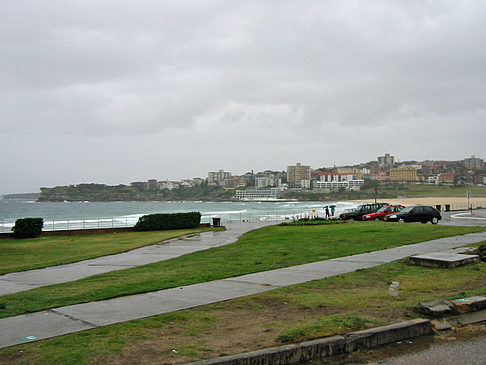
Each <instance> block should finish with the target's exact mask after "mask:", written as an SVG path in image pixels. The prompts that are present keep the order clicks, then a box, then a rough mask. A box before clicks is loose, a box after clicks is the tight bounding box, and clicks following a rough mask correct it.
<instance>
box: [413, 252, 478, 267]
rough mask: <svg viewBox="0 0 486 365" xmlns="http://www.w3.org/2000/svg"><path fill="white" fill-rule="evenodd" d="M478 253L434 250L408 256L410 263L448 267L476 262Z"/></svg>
mask: <svg viewBox="0 0 486 365" xmlns="http://www.w3.org/2000/svg"><path fill="white" fill-rule="evenodd" d="M478 261H479V257H478V255H461V254H454V253H444V252H435V253H429V254H424V255H415V256H410V258H409V263H410V264H411V265H418V266H425V267H436V268H443V269H449V268H453V267H458V266H463V265H467V264H471V263H474V262H478Z"/></svg>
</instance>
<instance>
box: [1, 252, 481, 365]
mask: <svg viewBox="0 0 486 365" xmlns="http://www.w3.org/2000/svg"><path fill="white" fill-rule="evenodd" d="M485 278H486V264H485V263H478V264H474V265H467V266H464V267H459V268H455V269H433V268H423V267H417V266H409V265H407V260H401V261H398V262H394V263H390V264H385V265H381V266H379V267H376V268H371V269H366V270H361V271H357V272H353V273H349V274H345V275H339V276H335V277H331V278H326V279H322V280H317V281H312V282H308V283H305V284H300V285H295V286H291V287H287V288H282V289H278V290H273V291H271V292H266V293H262V294H257V295H253V296H249V297H245V298H239V299H234V300H230V301H226V302H221V303H215V304H212V305H207V306H202V307H198V308H194V309H190V310H184V311H180V312H175V313H170V314H165V315H160V316H154V317H150V318H146V319H141V320H137V321H131V322H126V323H121V324H117V325H113V326H108V327H102V328H97V329H94V330H90V331H85V332H81V333H78V334H72V335H66V336H62V337H57V338H53V339H48V340H44V341H39V342H34V343H29V344H25V345H20V346H14V347H11V348H6V349H1V350H0V363H2V364H7V365H8V364H93V363H96V364H98V363H113V364H115V363H116V364H134V363H147V364H148V363H150V364H152V363H153V364H155V363H164V364H175V363H185V362H188V361H193V360H198V359H204V358H213V357H218V356H223V355H229V354H234V353H240V352H245V351H251V350H256V349H260V348H266V347H272V346H279V345H282V344H286V343H289V342H298V341H302V340H309V339H313V338H318V337H324V336H329V335H335V334H343V333H347V332H350V331H355V330H360V329H364V328H370V327H376V326H380V325H385V324H390V323H396V322H399V321H403V320H407V319H412V318H418V317H421V315H419V314H417V313H415V312H414V311H413V310H412V308H413V307H414V306H415V305H416V304H417V303H418V302H419V301H426V300H433V299H453V298H461V297H468V296H473V295H486V287H485V285H484V283H485ZM392 281H398V282H400V287H399V289H398V290H399V296H390V295H388V288H389V285H390V283H391V282H392Z"/></svg>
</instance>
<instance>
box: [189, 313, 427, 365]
mask: <svg viewBox="0 0 486 365" xmlns="http://www.w3.org/2000/svg"><path fill="white" fill-rule="evenodd" d="M430 334H432V325H431V323H430V321H429V320H428V319H414V320H410V321H405V322H400V323H396V324H392V325H388V326H382V327H376V328H371V329H367V330H363V331H358V332H351V333H348V334H346V335H344V336H332V337H326V338H322V339H318V340H312V341H306V342H301V343H298V344H292V345H285V346H279V347H271V348H267V349H263V350H257V351H252V352H246V353H243V354H237V355H231V356H224V357H218V358H214V359H209V360H201V361H195V362H191V363H188V365H216V364H217V365H280V364H282V365H283V364H297V363H300V362H304V361H310V360H316V359H319V358H323V357H327V356H332V355H339V354H343V353H350V352H353V351H356V350H357V349H361V348H363V349H370V348H374V347H379V346H382V345H386V344H389V343H393V342H397V341H402V340H406V339H410V338H414V337H420V336H425V335H430Z"/></svg>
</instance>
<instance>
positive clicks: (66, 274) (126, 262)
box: [0, 211, 486, 347]
mask: <svg viewBox="0 0 486 365" xmlns="http://www.w3.org/2000/svg"><path fill="white" fill-rule="evenodd" d="M483 213H484V214H483ZM481 214H482V216H483V215H484V217H485V218H486V211H482V212H481ZM475 217H479V216H478V215H475ZM466 219H467V218H466ZM463 220H464V218H455V217H452V216H447V217H446V218H445V219H444V224H447V222H450V223H451V224H457V223H458V222H462V221H463ZM466 222H469V221H466ZM269 224H275V222H273V223H268V222H263V223H248V222H245V223H234V224H232V225H230V226H228V230H227V231H221V232H208V233H201V234H196V235H190V236H187V237H183V238H179V239H173V240H170V241H168V242H163V243H161V244H157V245H152V246H147V247H143V248H140V249H137V250H133V251H130V252H126V253H123V254H118V255H111V256H106V257H102V258H98V259H93V260H87V261H83V262H79V263H75V264H69V265H62V266H56V267H51V268H46V269H41V270H32V271H27V272H23V273H16V274H8V275H4V276H2V277H0V294H6V293H8V292H18V291H22V290H27V289H29V288H32V287H39V286H43V285H50V284H54V283H62V282H66V281H71V280H76V279H79V278H82V277H87V276H90V275H94V274H98V273H101V272H109V271H112V270H119V269H124V268H128V267H133V266H138V265H145V264H147V263H151V262H156V261H161V260H167V259H170V258H173V257H177V256H180V255H183V254H187V253H190V252H195V251H199V250H204V249H208V248H211V247H217V246H221V245H225V244H228V243H232V242H234V241H236V240H237V239H238V237H240V236H241V235H242V234H243V233H245V232H247V231H250V230H252V229H256V228H259V227H262V226H265V225H269ZM485 224H486V222H485ZM485 240H486V232H480V233H472V234H467V235H462V236H455V237H448V238H442V239H438V240H433V241H428V242H421V243H416V244H411V245H407V246H402V247H396V248H393V249H387V250H381V251H376V252H370V253H364V254H359V255H352V256H348V257H342V258H337V259H332V260H324V261H319V262H313V263H310V264H304V265H298V266H293V267H287V268H282V269H277V270H271V271H265V272H260V273H254V274H249V275H243V276H239V277H233V278H228V279H223V280H216V281H212V282H207V283H200V284H195V285H189V286H184V287H178V288H172V289H167V290H160V291H155V292H150V293H143V294H138V295H131V296H125V297H120V298H115V299H111V300H103V301H98V302H91V303H83V304H77V305H72V306H66V307H61V308H55V309H52V310H46V311H41V312H36V313H31V314H25V315H20V316H16V317H10V318H5V319H1V320H0V333H1V337H0V347H7V346H12V345H16V344H20V343H25V342H29V341H35V340H40V339H45V338H50V337H55V336H59V335H62V334H68V333H73V332H78V331H83V330H87V329H91V328H96V327H100V326H106V325H110V324H114V323H120V322H125V321H130V320H134V319H139V318H144V317H149V316H154V315H158V314H163V313H169V312H172V311H177V310H182V309H187V308H192V307H195V306H200V305H205V304H209V303H215V302H219V301H223V300H228V299H233V298H238V297H243V296H247V295H252V294H256V293H262V292H265V291H268V290H273V289H277V288H281V287H285V286H288V285H294V284H300V283H304V282H307V281H310V280H318V279H322V278H326V277H330V276H335V275H339V274H344V273H349V272H353V271H356V270H360V269H365V268H370V267H375V266H379V265H382V264H384V263H388V262H392V261H395V260H399V259H402V258H405V257H408V256H411V255H416V254H424V253H430V252H439V251H441V252H447V251H450V250H453V249H454V248H457V247H462V246H465V245H468V244H472V243H476V242H481V241H485Z"/></svg>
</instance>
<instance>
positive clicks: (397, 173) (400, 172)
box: [390, 167, 418, 181]
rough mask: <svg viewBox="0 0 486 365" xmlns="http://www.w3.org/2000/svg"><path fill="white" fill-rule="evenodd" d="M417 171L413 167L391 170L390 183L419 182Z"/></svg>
mask: <svg viewBox="0 0 486 365" xmlns="http://www.w3.org/2000/svg"><path fill="white" fill-rule="evenodd" d="M417 180H418V177H417V169H414V168H412V167H398V168H395V169H390V181H417Z"/></svg>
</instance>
